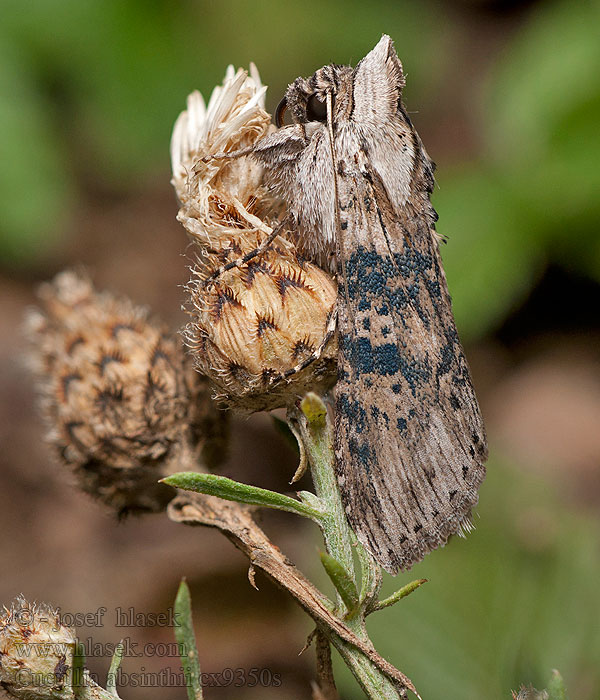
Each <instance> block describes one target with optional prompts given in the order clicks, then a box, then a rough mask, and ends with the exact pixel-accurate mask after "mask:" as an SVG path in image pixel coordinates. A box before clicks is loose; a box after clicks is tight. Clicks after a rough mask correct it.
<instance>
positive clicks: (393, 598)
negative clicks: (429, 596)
mask: <svg viewBox="0 0 600 700" xmlns="http://www.w3.org/2000/svg"><path fill="white" fill-rule="evenodd" d="M424 583H427V579H426V578H420V579H417V580H416V581H411V582H410V583H407V584H406V586H402V588H400V589H398V590H397V591H396V592H395V593H392V595H390V596H388V597H387V598H384V599H383V600H380V601H379V602H378V603H377V605H375V606H374V608H373V611H372V612H375V611H376V610H382V609H383V608H389V606H390V605H394V603H397V602H398V601H399V600H402V598H406V596H407V595H410V594H411V593H412V592H413V591H416V590H417V588H419V586H422V585H423V584H424Z"/></svg>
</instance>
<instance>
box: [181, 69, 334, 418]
mask: <svg viewBox="0 0 600 700" xmlns="http://www.w3.org/2000/svg"><path fill="white" fill-rule="evenodd" d="M264 91H265V88H263V87H262V86H261V84H260V78H259V77H258V73H257V71H256V69H255V68H254V66H251V74H250V76H248V75H247V74H246V73H245V72H244V71H241V70H240V71H238V72H237V73H234V71H233V68H231V67H230V68H229V69H228V71H227V74H226V77H225V81H224V83H223V86H221V87H217V88H215V90H214V91H213V94H212V96H211V99H210V101H209V104H208V106H205V104H204V100H203V99H202V96H201V95H200V94H199V93H197V92H195V93H192V94H191V95H190V96H189V98H188V104H187V106H188V109H187V111H185V112H183V113H182V114H181V115H180V117H179V119H178V120H177V123H176V125H175V129H174V132H173V138H172V142H171V155H172V161H173V185H174V186H175V190H176V192H177V195H178V197H179V200H180V203H181V208H180V210H179V214H178V217H177V218H178V220H179V221H180V222H181V223H182V224H183V225H184V227H185V228H186V230H187V232H188V234H189V235H190V236H191V238H192V240H193V241H194V243H195V246H194V249H195V252H196V260H195V261H194V264H193V265H192V268H191V270H192V278H191V280H190V282H189V283H188V285H187V291H188V294H189V302H188V304H187V310H188V312H189V314H190V316H191V320H190V322H189V324H188V325H187V327H186V329H185V333H184V336H185V338H186V341H187V343H188V345H189V347H190V348H191V351H192V354H193V356H194V360H195V363H196V367H197V369H198V370H199V371H200V372H201V373H202V374H205V375H206V376H208V377H210V378H211V380H212V381H213V383H214V384H215V386H216V389H217V396H218V397H219V398H220V399H221V400H223V401H224V402H226V403H228V404H229V405H232V406H235V407H237V408H240V409H242V410H246V411H257V410H268V409H272V408H276V407H279V406H286V405H289V404H290V403H291V402H293V401H294V400H295V399H296V398H297V397H298V396H301V395H302V394H303V393H305V392H306V391H307V390H308V389H312V390H313V391H326V390H327V389H328V388H329V387H330V386H331V385H332V384H333V383H334V382H335V373H336V355H337V350H336V341H335V338H334V337H332V333H331V325H332V324H331V319H332V313H333V311H334V307H335V300H336V294H337V291H336V284H335V281H334V280H333V279H332V278H331V276H330V275H328V274H327V273H326V272H324V271H323V270H321V269H320V268H319V267H317V266H316V265H314V264H313V263H311V262H309V261H307V260H304V259H302V258H301V256H300V255H299V254H298V252H297V250H296V246H295V244H294V242H293V240H292V238H291V232H290V231H285V232H282V234H281V235H279V236H277V237H276V238H275V240H274V242H273V243H272V245H271V246H270V247H269V248H268V249H267V250H265V251H263V252H261V253H260V254H258V255H255V256H254V257H252V258H251V259H249V260H248V261H247V262H245V263H243V264H241V265H240V264H237V265H236V266H234V267H232V268H231V269H228V270H226V271H221V272H219V270H221V269H222V268H223V267H224V266H226V265H228V264H231V263H235V261H238V263H239V260H240V259H241V258H243V257H244V256H246V255H249V254H251V253H252V252H253V251H256V249H257V248H259V247H260V245H261V243H263V242H264V241H265V240H266V239H267V238H268V237H269V235H270V234H272V232H273V229H274V227H275V226H276V225H277V222H278V220H279V219H280V218H281V216H282V214H283V212H282V211H281V205H280V203H278V202H277V201H274V200H273V199H272V197H271V195H270V193H269V192H268V191H267V189H266V188H265V186H264V184H263V179H262V178H263V173H262V169H261V166H260V165H259V164H258V163H257V162H255V161H254V159H252V158H247V157H241V158H234V159H225V158H210V156H213V155H215V154H219V153H223V152H230V151H236V150H239V149H245V148H249V147H251V146H252V145H253V144H254V143H256V141H257V140H258V139H260V138H261V137H262V136H264V135H265V134H267V133H268V132H269V130H271V129H273V128H274V127H273V126H272V125H271V124H270V116H269V114H268V113H267V112H265V110H264V106H263V100H264ZM311 359H312V361H311V362H308V361H309V360H311ZM307 363H308V364H307ZM304 365H306V366H304ZM299 367H302V369H301V370H299V369H298V368H299Z"/></svg>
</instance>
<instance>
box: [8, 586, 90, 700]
mask: <svg viewBox="0 0 600 700" xmlns="http://www.w3.org/2000/svg"><path fill="white" fill-rule="evenodd" d="M75 643H76V638H75V634H74V632H73V631H72V630H71V629H70V628H68V627H65V626H64V625H62V624H61V621H60V617H59V615H58V614H57V612H56V611H55V610H53V609H52V608H51V607H49V606H47V605H36V604H35V603H29V602H28V601H27V600H25V598H23V597H21V596H20V597H18V598H17V599H16V600H15V601H14V602H13V603H12V605H11V607H10V608H4V610H3V611H1V612H0V687H2V688H3V689H4V690H5V691H6V692H7V693H8V694H9V695H11V696H12V697H16V698H22V700H43V699H44V698H48V699H50V698H53V699H57V700H71V699H72V698H75V694H74V692H73V657H74V654H75Z"/></svg>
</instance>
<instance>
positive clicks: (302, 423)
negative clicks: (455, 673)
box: [288, 393, 418, 700]
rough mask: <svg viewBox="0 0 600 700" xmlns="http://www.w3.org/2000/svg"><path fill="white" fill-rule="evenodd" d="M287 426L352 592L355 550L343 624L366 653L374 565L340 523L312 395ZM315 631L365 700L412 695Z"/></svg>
mask: <svg viewBox="0 0 600 700" xmlns="http://www.w3.org/2000/svg"><path fill="white" fill-rule="evenodd" d="M288 420H289V421H290V422H291V423H292V427H293V431H294V432H296V433H297V434H299V435H300V438H301V440H302V443H303V446H304V448H305V450H306V454H307V456H308V461H309V465H310V469H311V474H312V479H313V484H314V488H315V492H316V494H317V496H318V498H319V499H320V501H321V502H322V503H323V506H324V510H325V514H324V515H323V516H322V517H321V519H320V525H321V529H322V531H323V539H324V541H325V548H326V550H327V552H328V554H329V555H330V556H332V557H334V558H335V559H336V560H337V561H338V562H340V564H342V565H343V567H344V568H345V569H346V571H347V573H348V574H349V575H350V577H351V578H352V579H353V581H354V583H355V586H356V588H357V589H358V582H357V576H356V569H355V566H354V557H353V548H354V547H356V548H357V550H358V552H357V553H358V556H359V560H360V562H361V569H362V577H363V582H362V583H363V586H362V590H361V592H362V594H363V595H362V596H361V598H362V601H361V602H362V606H361V608H360V609H359V611H358V614H356V615H353V616H352V617H351V618H346V619H345V623H346V625H347V626H348V627H349V628H350V629H351V630H352V631H353V632H354V633H355V634H356V636H357V637H358V638H359V639H360V640H361V641H363V642H365V643H366V644H368V645H369V646H371V647H372V643H371V640H370V639H369V636H368V633H367V630H366V626H365V616H366V612H367V606H368V605H370V604H371V599H372V597H373V596H374V595H376V593H377V591H378V589H379V583H380V580H381V578H380V574H376V573H374V564H373V563H372V561H371V560H370V559H369V557H368V554H367V553H366V552H364V551H360V550H362V546H361V545H360V544H358V543H357V542H356V537H355V535H354V533H353V532H352V530H351V529H350V526H349V524H348V521H347V519H346V515H345V512H344V507H343V504H342V499H341V495H340V491H339V488H338V483H337V478H336V475H335V468H334V464H335V461H334V459H335V457H334V451H333V431H332V426H331V421H330V420H329V417H328V415H327V409H326V407H325V405H324V403H323V401H322V400H321V399H320V398H319V397H318V396H317V395H316V394H312V393H309V394H307V395H306V397H305V398H304V399H303V401H302V403H301V406H300V410H298V409H297V408H293V409H291V410H290V412H289V414H288ZM365 589H367V590H365ZM337 603H338V606H337V611H338V614H343V613H344V612H347V610H346V606H345V605H344V603H343V601H342V597H341V596H340V594H339V593H338V594H337ZM320 630H321V631H322V632H323V634H324V635H325V636H326V637H327V638H328V639H329V641H330V642H331V643H332V644H333V645H334V646H335V648H336V649H337V650H338V652H339V653H340V655H341V657H342V659H343V660H344V662H345V663H346V665H347V666H348V667H349V668H350V670H351V671H352V673H353V675H354V677H355V678H356V680H357V681H358V682H359V684H360V685H361V687H362V689H363V690H364V692H365V693H366V695H367V697H368V698H371V699H372V700H397V699H398V698H402V697H406V688H407V687H408V688H410V689H411V690H413V689H414V687H413V686H412V683H410V681H409V680H408V679H406V681H407V684H406V687H402V686H401V685H399V684H398V683H395V682H393V681H392V680H391V679H390V678H389V676H387V675H386V674H385V673H383V672H382V671H381V669H380V668H378V667H376V666H375V665H374V664H373V663H372V661H371V660H370V659H369V658H367V657H366V656H365V655H364V653H363V652H362V651H360V650H359V649H358V648H357V647H355V646H353V645H352V644H349V643H348V642H347V641H345V640H343V639H341V638H340V637H338V636H337V635H336V634H335V633H332V631H331V629H329V630H328V629H323V628H320ZM417 697H418V696H417Z"/></svg>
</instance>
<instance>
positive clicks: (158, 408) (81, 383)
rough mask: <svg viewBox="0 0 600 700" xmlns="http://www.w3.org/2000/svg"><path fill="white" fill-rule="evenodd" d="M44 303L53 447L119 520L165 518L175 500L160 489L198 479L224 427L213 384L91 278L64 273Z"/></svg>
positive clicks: (39, 358)
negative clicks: (204, 456)
mask: <svg viewBox="0 0 600 700" xmlns="http://www.w3.org/2000/svg"><path fill="white" fill-rule="evenodd" d="M39 296H40V299H41V301H42V305H43V310H32V311H31V312H30V313H29V316H28V318H27V324H26V330H27V332H28V335H29V337H30V340H31V341H32V346H33V352H32V358H31V359H32V364H33V367H34V370H35V371H36V373H37V375H38V383H39V388H40V390H41V395H42V408H43V412H44V414H45V418H46V420H47V423H48V427H49V430H48V439H49V441H50V442H51V444H52V445H53V446H54V447H55V448H56V451H57V453H58V454H59V456H60V458H61V460H62V461H63V462H64V463H65V464H67V465H68V466H69V467H70V468H71V469H72V471H73V473H74V475H75V477H76V480H77V482H78V484H79V486H80V487H81V488H82V489H83V490H84V491H86V492H87V493H90V494H92V495H94V496H96V497H98V498H99V499H100V500H102V501H103V502H105V503H107V504H109V505H110V506H111V507H112V508H113V509H115V510H116V511H117V512H118V513H119V514H124V513H127V512H130V511H157V510H161V509H162V508H164V507H165V506H166V504H167V503H168V502H169V500H170V499H171V498H172V495H173V492H172V490H171V489H170V488H168V487H166V486H165V485H163V484H158V483H157V482H158V480H159V479H160V478H162V477H163V476H165V475H167V474H169V473H171V471H173V470H174V471H181V470H183V469H194V468H195V464H196V463H195V459H196V453H197V451H198V448H199V447H200V446H201V445H202V444H203V443H204V442H205V441H206V438H207V432H210V431H211V430H213V432H215V433H219V430H220V426H221V425H222V420H223V419H222V418H220V417H219V415H218V411H217V409H216V408H215V407H214V406H213V404H212V402H211V400H210V398H209V395H208V389H207V381H206V380H205V379H203V378H202V377H200V376H199V375H198V374H197V373H195V372H193V370H191V368H189V367H187V366H186V364H185V357H184V353H183V351H182V348H181V347H180V345H179V343H178V341H177V339H176V338H174V337H173V336H172V335H171V334H170V333H169V332H168V331H167V329H166V328H165V327H164V326H163V325H162V324H160V323H158V322H157V321H155V320H152V319H150V318H149V316H148V313H147V311H146V310H144V309H141V308H139V307H136V306H134V305H133V304H132V303H131V302H130V301H128V300H125V299H115V298H114V297H113V296H111V295H109V294H106V293H103V294H100V293H97V292H96V291H95V290H94V288H93V286H92V284H91V282H90V280H89V279H88V278H87V277H85V276H83V275H81V274H77V273H75V272H71V271H67V272H63V273H61V274H59V275H58V276H57V277H56V278H55V279H54V281H53V282H52V283H48V284H45V285H43V286H42V287H41V288H40V291H39Z"/></svg>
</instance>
